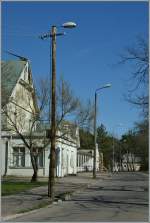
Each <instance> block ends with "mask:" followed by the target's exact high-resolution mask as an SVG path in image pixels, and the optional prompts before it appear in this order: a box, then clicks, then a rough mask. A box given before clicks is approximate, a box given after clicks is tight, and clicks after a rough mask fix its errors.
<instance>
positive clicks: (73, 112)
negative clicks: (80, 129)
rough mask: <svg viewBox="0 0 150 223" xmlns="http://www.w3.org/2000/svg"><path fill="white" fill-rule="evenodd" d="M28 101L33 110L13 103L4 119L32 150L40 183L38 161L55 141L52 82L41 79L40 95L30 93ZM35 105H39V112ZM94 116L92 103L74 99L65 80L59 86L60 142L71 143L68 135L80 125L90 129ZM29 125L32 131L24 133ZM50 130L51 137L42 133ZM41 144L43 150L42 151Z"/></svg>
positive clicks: (58, 121)
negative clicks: (27, 117) (52, 136)
mask: <svg viewBox="0 0 150 223" xmlns="http://www.w3.org/2000/svg"><path fill="white" fill-rule="evenodd" d="M18 97H19V96H18ZM25 98H26V99H25V100H26V105H27V107H28V108H29V110H28V109H27V108H24V107H23V106H21V105H20V104H19V103H18V102H17V100H14V99H13V100H12V99H10V100H9V103H8V104H7V105H6V106H4V107H3V115H5V116H6V117H7V119H8V122H9V126H10V130H11V131H12V132H14V133H17V135H18V136H19V137H20V139H21V140H22V141H23V143H24V144H25V146H26V147H27V148H28V149H29V151H30V157H31V163H32V167H33V176H32V179H31V181H37V177H38V157H39V155H40V153H42V152H43V150H44V149H45V148H46V147H47V146H48V145H49V144H50V140H51V134H50V132H51V131H50V130H51V123H50V99H51V96H50V85H49V81H48V80H47V79H41V80H40V81H39V84H38V86H37V89H36V92H35V91H33V92H32V97H31V92H30V94H27V95H26V97H25ZM36 100H37V101H36ZM33 103H35V104H38V107H37V108H36V110H35V106H33ZM12 105H13V106H12ZM26 113H30V116H31V119H30V120H29V122H28V121H27V119H26ZM91 114H92V112H91V105H90V103H87V105H83V104H82V103H81V102H80V100H79V99H78V98H77V97H76V96H74V94H73V92H72V90H71V88H70V86H69V84H68V83H67V82H66V81H64V80H63V78H61V80H60V81H59V84H58V86H57V115H56V139H58V138H63V139H65V140H67V137H68V134H70V133H71V131H70V128H72V127H74V126H77V125H78V124H80V126H81V125H82V126H86V125H87V126H88V123H89V121H91V120H92V115H91ZM66 120H67V122H66ZM68 121H69V122H68ZM27 123H28V124H29V126H28V131H26V132H24V127H25V125H26V124H27ZM71 123H72V126H71ZM47 126H48V129H49V131H48V132H49V135H48V137H47V136H46V134H43V133H40V129H41V131H42V132H46V130H48V129H47ZM39 137H40V139H39ZM39 144H40V149H38V147H39Z"/></svg>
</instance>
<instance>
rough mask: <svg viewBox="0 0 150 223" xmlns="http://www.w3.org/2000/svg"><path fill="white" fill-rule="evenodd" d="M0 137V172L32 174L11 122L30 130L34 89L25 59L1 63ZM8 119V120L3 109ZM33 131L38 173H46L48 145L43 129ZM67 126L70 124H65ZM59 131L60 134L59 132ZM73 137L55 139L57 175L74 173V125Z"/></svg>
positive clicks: (25, 150) (76, 136)
mask: <svg viewBox="0 0 150 223" xmlns="http://www.w3.org/2000/svg"><path fill="white" fill-rule="evenodd" d="M1 74H2V75H1V76H2V78H1V79H2V85H1V87H2V139H1V164H2V165H1V175H17V176H32V174H33V170H32V165H31V159H30V152H29V149H28V148H27V146H26V145H25V143H24V142H23V140H22V139H21V138H20V136H19V135H18V134H17V133H16V131H15V129H14V126H13V125H12V122H14V123H15V124H16V125H17V128H18V129H19V131H20V132H21V133H22V134H24V136H25V137H28V134H27V135H26V133H27V132H28V131H29V129H30V125H31V119H32V115H33V113H36V112H37V111H38V106H37V101H36V95H35V90H34V86H33V82H32V73H31V67H30V64H29V62H28V61H25V60H24V61H22V60H17V61H7V62H2V72H1ZM4 111H7V113H8V114H9V117H10V118H11V122H10V120H9V118H8V117H7V115H6V112H4ZM34 128H35V129H34V131H35V136H34V137H35V138H34V139H35V140H34V141H35V148H34V149H35V151H38V152H39V157H38V175H39V176H48V173H49V155H50V144H48V145H47V147H45V148H44V149H41V148H43V140H44V139H45V138H46V137H45V135H46V131H44V130H43V131H42V132H40V131H38V129H37V126H36V125H35V126H34ZM68 128H70V125H68ZM58 134H60V133H58ZM73 134H74V137H72V136H71V135H68V136H67V137H65V139H64V138H63V139H61V138H60V139H57V141H56V176H58V177H63V176H65V175H67V174H76V173H77V165H76V164H77V149H78V148H79V147H80V143H79V130H78V128H77V127H76V126H73Z"/></svg>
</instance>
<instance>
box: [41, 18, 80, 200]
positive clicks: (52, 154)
mask: <svg viewBox="0 0 150 223" xmlns="http://www.w3.org/2000/svg"><path fill="white" fill-rule="evenodd" d="M61 27H63V28H69V29H70V28H75V27H76V24H75V23H74V22H66V23H64V24H62V25H61ZM61 35H64V33H57V26H56V25H53V26H52V27H51V32H50V33H48V34H44V35H43V36H40V38H41V39H46V38H49V37H51V40H52V82H51V91H52V92H51V126H50V129H51V136H50V140H51V151H50V163H49V182H48V196H49V197H50V198H51V200H53V199H54V178H55V144H56V36H61Z"/></svg>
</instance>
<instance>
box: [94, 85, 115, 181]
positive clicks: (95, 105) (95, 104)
mask: <svg viewBox="0 0 150 223" xmlns="http://www.w3.org/2000/svg"><path fill="white" fill-rule="evenodd" d="M109 87H111V84H106V85H104V86H102V87H100V88H98V89H96V90H95V103H94V159H93V178H96V137H97V134H96V133H97V131H96V119H97V117H96V116H97V93H98V91H100V90H102V89H103V88H109Z"/></svg>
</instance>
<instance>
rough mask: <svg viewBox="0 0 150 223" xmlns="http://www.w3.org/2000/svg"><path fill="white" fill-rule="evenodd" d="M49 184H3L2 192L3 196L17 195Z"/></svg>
mask: <svg viewBox="0 0 150 223" xmlns="http://www.w3.org/2000/svg"><path fill="white" fill-rule="evenodd" d="M46 185H47V182H7V181H5V182H2V184H1V192H2V196H7V195H12V194H17V193H19V192H23V191H26V190H30V189H32V188H34V187H40V186H46Z"/></svg>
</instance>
